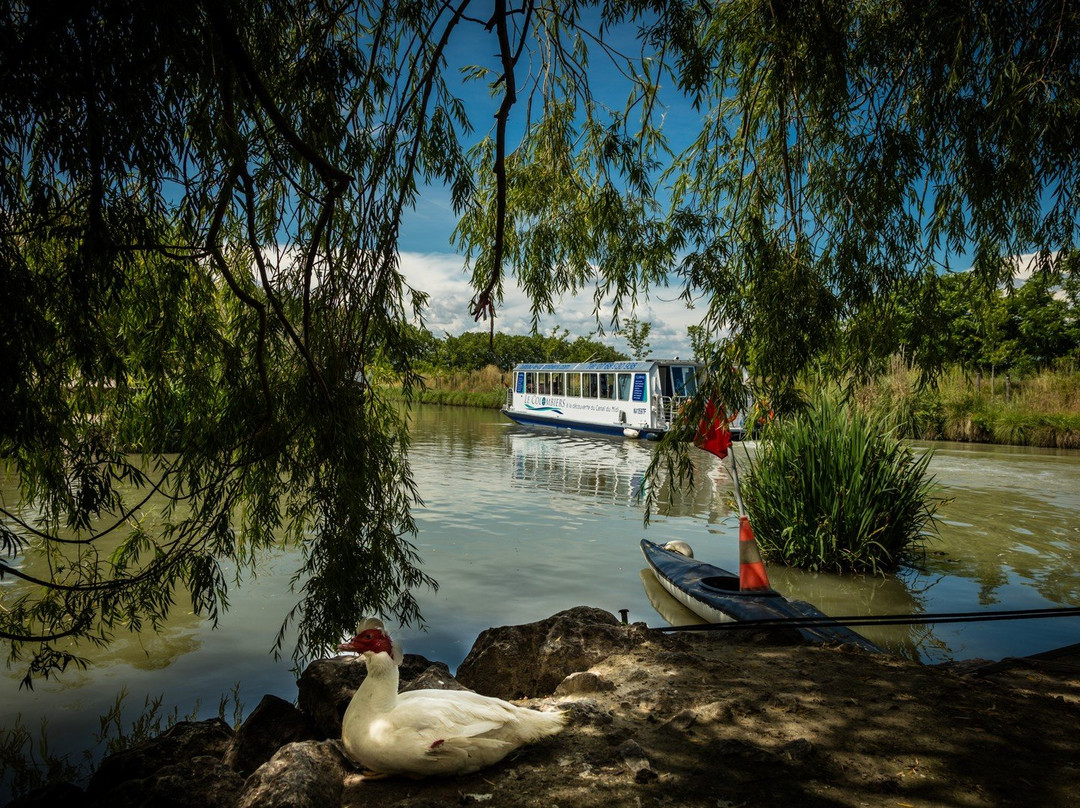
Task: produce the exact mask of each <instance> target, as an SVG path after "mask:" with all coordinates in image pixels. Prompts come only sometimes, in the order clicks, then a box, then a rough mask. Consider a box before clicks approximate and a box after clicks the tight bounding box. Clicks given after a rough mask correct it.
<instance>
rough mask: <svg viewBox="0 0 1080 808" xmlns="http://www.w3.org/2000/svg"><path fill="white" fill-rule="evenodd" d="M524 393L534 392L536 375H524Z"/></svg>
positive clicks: (530, 373)
mask: <svg viewBox="0 0 1080 808" xmlns="http://www.w3.org/2000/svg"><path fill="white" fill-rule="evenodd" d="M525 392H526V393H535V392H536V374H535V373H532V372H529V373H526V374H525Z"/></svg>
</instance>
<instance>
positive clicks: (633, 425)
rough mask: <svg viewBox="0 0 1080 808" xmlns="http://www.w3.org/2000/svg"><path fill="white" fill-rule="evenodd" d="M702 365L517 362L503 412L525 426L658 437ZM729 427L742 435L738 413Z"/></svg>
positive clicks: (688, 394)
mask: <svg viewBox="0 0 1080 808" xmlns="http://www.w3.org/2000/svg"><path fill="white" fill-rule="evenodd" d="M700 370H701V365H700V364H698V363H696V362H691V361H687V360H684V359H649V360H643V361H640V362H634V361H627V362H581V363H577V364H566V363H544V364H521V365H518V366H517V367H515V368H514V371H513V381H512V384H511V386H510V387H508V388H507V390H506V404H505V406H504V407H503V408H502V412H503V414H504V415H505V416H506V417H507V418H509V419H510V420H512V421H514V422H515V423H518V424H522V425H525V426H547V427H555V428H564V429H576V430H583V431H586V432H594V433H599V434H604V435H623V436H626V437H632V438H651V439H657V438H661V437H663V435H664V433H665V432H667V431H668V429H670V428H671V426H672V424H673V423H674V422H675V418H676V416H677V415H678V412H679V409H680V408H681V407H682V405H683V404H684V403H685V402H686V401H687V400H688V399H689V398H690V397H691V396H693V395H694V394H695V393H696V392H697V377H698V373H699V372H700ZM731 430H732V433H733V436H734V437H735V438H738V437H740V436H741V434H742V420H741V417H740V418H739V419H738V420H737V421H736V422H735V423H733V424H732V425H731Z"/></svg>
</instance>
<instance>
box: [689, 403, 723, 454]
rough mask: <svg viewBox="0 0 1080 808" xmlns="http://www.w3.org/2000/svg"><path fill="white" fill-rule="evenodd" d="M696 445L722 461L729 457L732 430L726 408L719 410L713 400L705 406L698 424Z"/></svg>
mask: <svg viewBox="0 0 1080 808" xmlns="http://www.w3.org/2000/svg"><path fill="white" fill-rule="evenodd" d="M694 445H695V446H697V447H698V448H699V449H704V450H705V451H706V452H712V453H713V454H714V455H716V456H717V457H719V458H720V459H721V460H723V459H724V458H725V457H727V453H728V449H729V448H730V447H731V430H729V429H728V419H727V416H726V415H724V408H723V407H720V408H719V410H718V409H717V407H716V405H715V404H714V403H713V402H712V400H711V399H710V400H709V402H708V403H707V404H706V405H705V413H704V415H702V418H701V422H700V423H699V424H698V428H697V435H696V436H695V437H694Z"/></svg>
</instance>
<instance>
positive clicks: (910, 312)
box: [849, 262, 1080, 374]
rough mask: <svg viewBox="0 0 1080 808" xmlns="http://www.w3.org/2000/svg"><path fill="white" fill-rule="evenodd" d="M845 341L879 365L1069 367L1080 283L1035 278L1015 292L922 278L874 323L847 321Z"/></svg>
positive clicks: (1079, 340) (1078, 331) (1079, 333)
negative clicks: (898, 361) (894, 358)
mask: <svg viewBox="0 0 1080 808" xmlns="http://www.w3.org/2000/svg"><path fill="white" fill-rule="evenodd" d="M1066 263H1068V262H1066ZM928 312H936V314H934V315H933V316H929V315H928ZM849 335H850V337H851V342H852V343H858V342H863V343H867V342H872V343H873V344H874V352H875V353H876V354H877V355H878V357H879V358H880V359H886V358H887V357H888V356H891V355H894V354H896V353H902V354H903V355H904V356H907V357H909V358H910V359H911V360H912V361H914V362H916V363H918V364H920V365H922V366H927V365H932V366H936V367H944V366H947V365H959V366H960V367H961V368H963V369H964V370H966V371H968V372H976V371H997V372H1005V371H1013V372H1015V373H1019V374H1025V373H1030V372H1034V371H1037V370H1044V369H1049V368H1053V367H1057V366H1060V365H1062V364H1063V363H1064V364H1065V365H1072V364H1075V363H1076V362H1078V361H1080V276H1078V275H1077V274H1076V273H1070V272H1065V273H1053V272H1042V271H1036V272H1035V273H1034V274H1033V275H1032V276H1031V277H1030V278H1029V279H1028V280H1027V281H1025V282H1023V283H1022V284H1020V285H1017V286H1016V287H1015V288H1013V289H994V290H990V291H987V290H986V289H985V288H984V287H983V286H982V285H981V283H980V281H979V279H978V278H977V277H976V276H974V275H973V274H971V273H958V274H946V275H938V274H936V273H927V274H926V275H925V276H924V277H922V278H920V279H918V280H917V281H916V282H914V283H912V284H911V285H910V287H909V288H908V289H907V290H906V291H905V292H903V293H897V294H894V295H892V296H891V297H890V298H889V299H888V301H887V302H885V303H884V305H883V307H882V310H881V311H879V312H877V315H876V316H864V317H861V318H858V319H856V320H854V321H852V322H851V323H850V324H849Z"/></svg>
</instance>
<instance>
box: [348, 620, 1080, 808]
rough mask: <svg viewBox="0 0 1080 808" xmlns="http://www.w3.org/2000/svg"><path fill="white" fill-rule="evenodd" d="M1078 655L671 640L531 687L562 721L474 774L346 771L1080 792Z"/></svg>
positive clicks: (504, 795)
mask: <svg viewBox="0 0 1080 808" xmlns="http://www.w3.org/2000/svg"><path fill="white" fill-rule="evenodd" d="M1076 663H1077V660H1075V659H1074V660H1072V664H1069V663H1068V661H1067V660H1066V661H1065V662H1064V663H1063V662H1060V661H1059V662H1055V663H1042V664H1036V663H1031V662H1025V663H1019V664H1016V665H1014V666H1012V667H1009V668H1007V669H1005V670H1003V671H999V672H995V673H991V674H983V675H975V674H972V673H970V672H967V673H965V672H963V671H962V670H959V669H953V670H947V669H940V668H927V667H922V666H919V665H916V664H914V663H910V662H905V661H901V660H895V659H892V658H888V657H883V656H876V655H871V654H865V653H862V652H859V651H849V650H844V649H840V648H827V647H807V646H784V647H768V646H760V645H740V644H731V643H730V642H727V643H725V642H720V641H718V640H716V639H713V638H709V637H701V636H690V635H681V636H677V637H669V638H664V637H660V636H657V637H656V640H655V641H650V642H647V643H645V644H644V645H642V646H640V647H638V648H637V649H635V650H634V651H633V652H630V653H626V654H618V655H615V656H611V657H608V658H607V659H606V660H604V661H603V662H602V663H600V664H597V665H595V666H594V667H593V668H592V671H593V672H594V673H595V674H597V675H598V676H599V677H600V680H601V682H603V683H608V686H609V687H610V686H613V687H611V689H607V690H593V691H590V692H583V693H579V694H576V695H573V696H563V697H555V698H547V699H540V700H533V701H530V702H528V703H530V704H532V705H534V706H545V707H551V706H555V705H557V706H559V707H560V708H562V709H566V710H569V712H570V716H571V719H570V723H569V726H568V727H567V729H565V730H564V731H563V732H562V733H561V734H560V735H557V736H555V737H554V738H551V739H549V740H547V741H545V742H543V743H541V744H538V745H536V746H532V747H528V748H526V749H523V750H521V751H519V752H518V753H517V754H516V755H515V756H513V757H511V758H510V759H508V760H506V761H503V762H502V763H501V764H499V765H497V766H494V767H491V768H489V769H486V770H483V771H481V772H478V773H476V774H473V775H469V776H466V777H462V778H456V779H443V780H435V779H433V780H417V781H413V780H406V779H401V778H389V779H385V780H378V781H361V779H360V778H359V776H358V775H351V776H350V777H348V778H347V780H346V788H345V794H344V800H343V805H345V806H349V808H360V807H361V806H370V805H379V806H382V805H403V806H404V805H408V806H410V808H422V806H436V805H438V806H443V805H467V804H473V803H476V804H486V805H488V806H546V807H548V808H552V807H554V806H561V808H576V807H577V806H610V805H620V806H622V805H635V806H636V805H644V806H652V805H657V806H683V805H685V806H710V808H729V807H731V806H772V805H777V806H781V805H782V806H900V807H901V808H906V807H921V806H963V808H996V806H1011V805H1016V806H1030V807H1032V808H1034V807H1036V806H1038V807H1045V808H1052V807H1053V806H1061V807H1062V808H1065V807H1066V806H1069V808H1072V806H1077V805H1080V667H1078V666H1077V664H1076Z"/></svg>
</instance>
